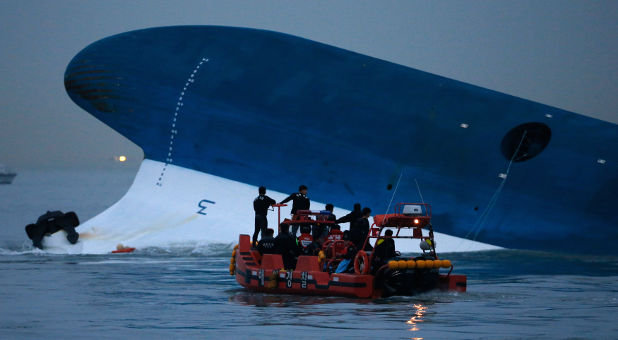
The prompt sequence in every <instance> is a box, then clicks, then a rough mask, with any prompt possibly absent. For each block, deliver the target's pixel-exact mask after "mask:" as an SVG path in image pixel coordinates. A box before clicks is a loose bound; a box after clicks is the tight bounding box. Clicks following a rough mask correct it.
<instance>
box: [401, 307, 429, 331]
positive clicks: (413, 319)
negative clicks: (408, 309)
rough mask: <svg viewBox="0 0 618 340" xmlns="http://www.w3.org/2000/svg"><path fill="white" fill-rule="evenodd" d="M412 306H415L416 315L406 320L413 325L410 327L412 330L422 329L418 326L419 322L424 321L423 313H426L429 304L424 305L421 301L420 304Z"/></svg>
mask: <svg viewBox="0 0 618 340" xmlns="http://www.w3.org/2000/svg"><path fill="white" fill-rule="evenodd" d="M412 307H414V315H413V316H412V317H411V318H410V320H408V321H406V323H407V324H408V325H411V326H412V328H410V329H409V330H410V331H412V332H416V331H419V330H420V328H419V327H418V324H419V323H421V322H423V321H424V320H423V315H424V314H425V311H426V310H427V306H423V305H422V304H420V303H419V304H414V305H412ZM413 339H422V338H413Z"/></svg>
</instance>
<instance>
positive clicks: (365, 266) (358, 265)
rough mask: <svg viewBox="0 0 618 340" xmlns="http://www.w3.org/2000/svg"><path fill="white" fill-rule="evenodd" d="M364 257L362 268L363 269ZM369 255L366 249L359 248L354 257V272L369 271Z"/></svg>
mask: <svg viewBox="0 0 618 340" xmlns="http://www.w3.org/2000/svg"><path fill="white" fill-rule="evenodd" d="M361 259H362V266H363V267H362V270H361ZM369 267H370V266H369V257H368V256H367V253H365V251H364V250H359V251H358V253H356V256H355V257H354V272H355V273H356V274H361V275H367V274H368V273H369Z"/></svg>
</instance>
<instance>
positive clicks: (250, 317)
mask: <svg viewBox="0 0 618 340" xmlns="http://www.w3.org/2000/svg"><path fill="white" fill-rule="evenodd" d="M133 175H134V171H120V170H113V171H101V170H98V171H81V172H80V171H36V172H35V171H33V172H22V173H20V175H19V176H18V177H17V178H16V179H15V182H14V183H13V184H12V185H8V186H0V237H1V239H0V339H63V338H69V337H72V338H80V339H85V338H88V339H118V338H131V339H135V338H150V339H169V338H172V337H175V338H178V339H186V338H214V337H220V336H222V337H227V338H230V339H241V338H242V339H253V338H255V339H258V338H302V339H305V338H313V339H324V338H389V339H410V338H417V339H421V338H422V339H484V338H487V339H504V338H507V339H508V338H514V339H516V338H535V339H536V338H550V339H554V338H558V339H616V338H618V282H617V279H618V258H616V257H609V256H607V257H599V256H590V255H586V254H583V255H581V254H577V255H574V254H554V253H543V252H534V251H521V250H498V251H485V252H474V253H453V254H443V258H448V259H450V260H452V262H453V263H454V265H455V270H456V272H457V273H460V274H466V275H468V292H467V293H452V292H429V293H425V294H422V295H418V296H414V297H392V298H387V299H377V300H362V299H351V298H341V297H309V296H295V295H274V294H261V293H252V292H249V291H246V290H244V289H242V288H241V287H240V286H239V285H238V284H237V283H236V281H235V280H234V278H233V277H232V276H230V275H229V272H228V265H229V259H230V255H231V249H230V247H229V246H228V245H203V246H199V247H189V248H187V247H170V248H165V247H163V248H147V249H141V250H138V251H136V252H135V253H131V254H108V255H51V254H46V253H44V252H42V251H40V250H33V249H32V248H31V247H30V245H29V241H28V239H27V237H26V235H25V232H24V231H23V227H24V225H25V224H27V223H32V222H34V221H35V220H36V218H37V217H38V215H40V214H42V213H44V212H45V210H56V209H59V210H63V211H69V210H74V211H76V212H77V213H78V216H80V218H82V220H85V219H87V218H90V217H92V216H94V215H95V214H96V213H98V212H100V211H102V210H104V209H105V208H107V207H108V206H110V205H111V204H113V203H114V202H115V201H116V200H117V199H119V198H120V197H121V196H122V194H123V193H124V192H125V191H126V189H127V188H128V187H129V185H130V183H131V181H132V176H133ZM601 241H603V240H600V242H601Z"/></svg>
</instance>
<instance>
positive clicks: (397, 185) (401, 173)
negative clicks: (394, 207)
mask: <svg viewBox="0 0 618 340" xmlns="http://www.w3.org/2000/svg"><path fill="white" fill-rule="evenodd" d="M404 169H405V167H403V168H401V172H400V173H399V179H398V180H397V184H396V185H395V190H394V191H393V195H392V196H391V201H390V202H388V208H386V214H388V211H389V210H391V204H393V199H394V198H395V194H396V193H397V188H399V182H401V176H403V170H404Z"/></svg>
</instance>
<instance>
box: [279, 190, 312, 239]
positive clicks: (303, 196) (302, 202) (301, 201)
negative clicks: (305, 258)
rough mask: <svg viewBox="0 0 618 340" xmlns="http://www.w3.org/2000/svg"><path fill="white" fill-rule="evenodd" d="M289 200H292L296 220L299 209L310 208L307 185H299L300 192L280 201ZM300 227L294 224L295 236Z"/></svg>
mask: <svg viewBox="0 0 618 340" xmlns="http://www.w3.org/2000/svg"><path fill="white" fill-rule="evenodd" d="M289 201H292V220H295V219H296V212H297V211H298V210H309V205H310V201H309V198H308V197H307V187H306V186H305V185H301V186H299V187H298V192H296V193H293V194H291V195H290V196H288V197H287V198H286V199H284V200H283V201H281V202H279V204H285V203H287V202H289ZM298 227H299V225H298V224H294V225H292V235H294V237H296V232H297V231H298Z"/></svg>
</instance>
